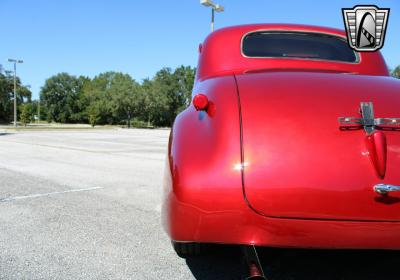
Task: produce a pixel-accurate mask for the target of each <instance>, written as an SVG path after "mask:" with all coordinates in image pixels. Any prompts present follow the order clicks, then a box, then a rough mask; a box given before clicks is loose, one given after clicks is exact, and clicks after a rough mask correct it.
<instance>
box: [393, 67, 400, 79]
mask: <svg viewBox="0 0 400 280" xmlns="http://www.w3.org/2000/svg"><path fill="white" fill-rule="evenodd" d="M391 74H392V76H393V77H395V78H397V79H400V65H399V66H397V67H396V68H395V69H394V70H393V71H392V73H391Z"/></svg>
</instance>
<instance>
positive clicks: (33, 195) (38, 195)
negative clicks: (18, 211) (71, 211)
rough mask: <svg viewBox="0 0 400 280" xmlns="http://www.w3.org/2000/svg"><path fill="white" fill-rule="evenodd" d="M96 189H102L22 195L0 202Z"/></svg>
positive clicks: (89, 189) (90, 189)
mask: <svg viewBox="0 0 400 280" xmlns="http://www.w3.org/2000/svg"><path fill="white" fill-rule="evenodd" d="M98 189H102V187H94V188H86V189H73V190H67V191H61V192H50V193H38V194H30V195H24V196H14V197H7V198H3V199H0V202H7V201H13V200H21V199H27V198H36V197H42V196H50V195H53V194H63V193H71V192H85V191H92V190H98Z"/></svg>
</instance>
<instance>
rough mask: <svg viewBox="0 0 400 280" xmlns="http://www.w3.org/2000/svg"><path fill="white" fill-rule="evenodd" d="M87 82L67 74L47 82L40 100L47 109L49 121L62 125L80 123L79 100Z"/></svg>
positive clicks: (59, 75)
mask: <svg viewBox="0 0 400 280" xmlns="http://www.w3.org/2000/svg"><path fill="white" fill-rule="evenodd" d="M87 80H88V79H87V78H84V77H78V78H77V77H75V76H72V75H69V74H67V73H60V74H57V75H55V76H53V77H51V78H49V79H47V80H46V82H45V85H44V86H43V87H42V90H41V93H40V99H41V101H42V103H43V104H44V105H45V106H46V108H47V114H48V116H47V118H48V120H51V121H56V122H61V123H71V122H78V121H80V120H79V117H80V114H79V113H80V111H81V108H79V103H78V100H79V96H80V95H81V94H82V89H83V86H84V84H85V82H86V81H87Z"/></svg>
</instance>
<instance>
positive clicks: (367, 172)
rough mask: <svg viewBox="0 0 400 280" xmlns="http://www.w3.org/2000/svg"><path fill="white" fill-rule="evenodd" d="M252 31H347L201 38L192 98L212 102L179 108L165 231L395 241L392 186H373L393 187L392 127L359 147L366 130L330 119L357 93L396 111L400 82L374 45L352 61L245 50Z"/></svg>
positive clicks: (226, 237) (382, 109)
mask: <svg viewBox="0 0 400 280" xmlns="http://www.w3.org/2000/svg"><path fill="white" fill-rule="evenodd" d="M258 30H292V31H296V30H298V31H308V32H322V33H328V34H334V35H337V36H342V37H343V38H345V37H344V33H343V32H342V31H339V30H335V29H330V28H322V27H310V26H303V25H246V26H238V27H231V28H226V29H222V30H219V31H216V32H214V33H213V34H211V35H210V36H209V37H208V38H207V39H206V40H205V42H204V44H203V45H202V50H201V53H200V56H199V66H198V72H197V79H196V82H195V86H194V89H193V96H195V95H196V94H199V93H202V94H204V95H205V96H207V99H208V101H209V108H208V109H207V111H196V109H195V108H194V106H193V105H191V106H189V107H188V108H187V109H186V110H185V111H183V112H182V113H181V114H179V115H178V116H177V118H176V120H175V123H174V126H173V128H172V130H171V136H170V141H169V148H168V160H167V167H166V170H165V181H164V203H163V224H164V227H165V229H166V231H167V232H168V234H169V235H170V237H171V239H173V240H175V241H192V242H193V241H194V242H215V243H231V244H255V245H261V246H276V247H303V248H382V249H400V239H399V238H398V236H399V234H400V210H399V209H398V208H399V206H400V194H399V193H390V194H388V195H385V196H383V195H380V194H377V193H375V192H374V190H373V187H374V185H375V184H378V183H385V184H393V185H396V184H397V185H400V172H399V168H400V132H399V131H394V130H390V131H385V132H384V135H383V134H382V133H381V132H377V133H375V134H373V135H370V137H371V139H370V140H368V141H367V144H368V145H366V140H365V139H366V137H368V136H367V135H366V132H365V131H364V130H363V129H358V130H348V131H343V130H340V129H339V126H340V125H339V123H338V117H341V116H352V115H357V114H359V108H360V107H359V106H360V102H373V104H374V108H375V115H376V117H381V118H384V117H400V110H399V109H398V108H400V96H399V92H400V82H399V81H397V80H395V79H393V78H390V77H387V76H388V71H387V69H386V65H385V62H384V60H383V58H382V56H381V55H380V53H379V52H376V53H361V54H359V55H360V62H359V63H356V64H350V63H339V62H327V61H313V60H304V59H294V58H285V59H265V58H264V59H260V58H246V57H244V56H242V54H241V39H242V37H243V36H244V35H245V34H247V33H248V32H252V31H258ZM384 136H386V138H387V140H386V142H387V143H386V144H387V145H384V144H385V141H384V139H385V137H384ZM386 146H387V151H386V153H387V156H386V160H385V158H384V155H385V154H386V153H384V152H385V150H384V147H386ZM372 152H374V153H375V154H372ZM371 161H372V164H371ZM384 162H386V164H384ZM374 166H376V167H377V168H374ZM385 166H386V172H383V171H384V170H385V168H384V167H385ZM376 170H377V172H376ZM377 174H378V175H379V176H377ZM382 175H384V176H382Z"/></svg>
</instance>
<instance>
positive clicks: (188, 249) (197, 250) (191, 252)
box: [172, 241, 204, 258]
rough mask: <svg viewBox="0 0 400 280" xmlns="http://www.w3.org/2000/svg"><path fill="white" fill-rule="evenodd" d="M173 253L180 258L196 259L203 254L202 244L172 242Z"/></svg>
mask: <svg viewBox="0 0 400 280" xmlns="http://www.w3.org/2000/svg"><path fill="white" fill-rule="evenodd" d="M172 246H173V247H174V250H175V252H176V253H177V254H178V256H179V257H181V258H189V257H197V256H200V255H201V254H202V253H203V252H204V244H202V243H193V242H176V241H172Z"/></svg>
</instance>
